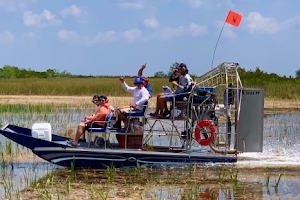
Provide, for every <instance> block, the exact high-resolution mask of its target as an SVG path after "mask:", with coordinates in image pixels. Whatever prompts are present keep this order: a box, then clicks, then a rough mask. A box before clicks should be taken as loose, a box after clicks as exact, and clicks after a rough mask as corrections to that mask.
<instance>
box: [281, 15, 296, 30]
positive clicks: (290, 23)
mask: <svg viewBox="0 0 300 200" xmlns="http://www.w3.org/2000/svg"><path fill="white" fill-rule="evenodd" d="M294 25H298V26H300V15H299V16H296V17H292V18H290V19H288V20H286V21H284V22H283V23H282V28H285V29H287V28H290V27H291V26H294Z"/></svg>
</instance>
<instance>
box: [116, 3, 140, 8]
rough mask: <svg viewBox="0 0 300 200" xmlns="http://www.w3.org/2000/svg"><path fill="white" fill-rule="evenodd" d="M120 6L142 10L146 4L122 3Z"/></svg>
mask: <svg viewBox="0 0 300 200" xmlns="http://www.w3.org/2000/svg"><path fill="white" fill-rule="evenodd" d="M119 6H120V7H121V8H134V9H141V8H143V7H144V4H143V3H141V2H124V3H120V4H119Z"/></svg>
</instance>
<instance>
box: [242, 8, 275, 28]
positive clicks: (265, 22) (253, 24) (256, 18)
mask: <svg viewBox="0 0 300 200" xmlns="http://www.w3.org/2000/svg"><path fill="white" fill-rule="evenodd" d="M245 22H246V27H247V28H248V29H249V30H250V32H251V33H254V32H263V33H275V32H277V31H278V30H279V28H280V24H279V23H278V22H277V21H276V20H274V19H272V18H267V17H263V16H262V15H261V14H260V13H258V12H250V13H249V15H248V17H247V18H246V19H245Z"/></svg>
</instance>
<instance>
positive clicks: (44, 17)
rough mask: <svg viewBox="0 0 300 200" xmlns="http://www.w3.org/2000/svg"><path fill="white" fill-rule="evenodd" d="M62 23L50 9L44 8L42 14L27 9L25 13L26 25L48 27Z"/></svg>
mask: <svg viewBox="0 0 300 200" xmlns="http://www.w3.org/2000/svg"><path fill="white" fill-rule="evenodd" d="M60 23H61V21H60V20H57V19H55V16H54V15H52V14H51V12H50V11H49V10H44V11H43V13H42V14H35V13H33V12H31V11H27V12H25V13H24V14H23V24H24V26H37V27H46V26H51V25H57V24H60Z"/></svg>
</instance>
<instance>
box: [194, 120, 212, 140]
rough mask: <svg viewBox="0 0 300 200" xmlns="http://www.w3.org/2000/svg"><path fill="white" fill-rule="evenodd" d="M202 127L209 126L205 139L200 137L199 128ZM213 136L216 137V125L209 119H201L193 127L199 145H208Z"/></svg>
mask: <svg viewBox="0 0 300 200" xmlns="http://www.w3.org/2000/svg"><path fill="white" fill-rule="evenodd" d="M204 127H209V129H210V132H211V134H210V137H209V138H207V139H201V135H200V128H204ZM215 137H216V127H215V125H214V124H213V123H211V121H209V120H202V121H201V122H199V123H198V124H197V126H196V128H195V139H196V141H197V142H198V143H199V144H200V145H202V146H207V145H209V144H210V143H211V142H212V141H214V139H215Z"/></svg>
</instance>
